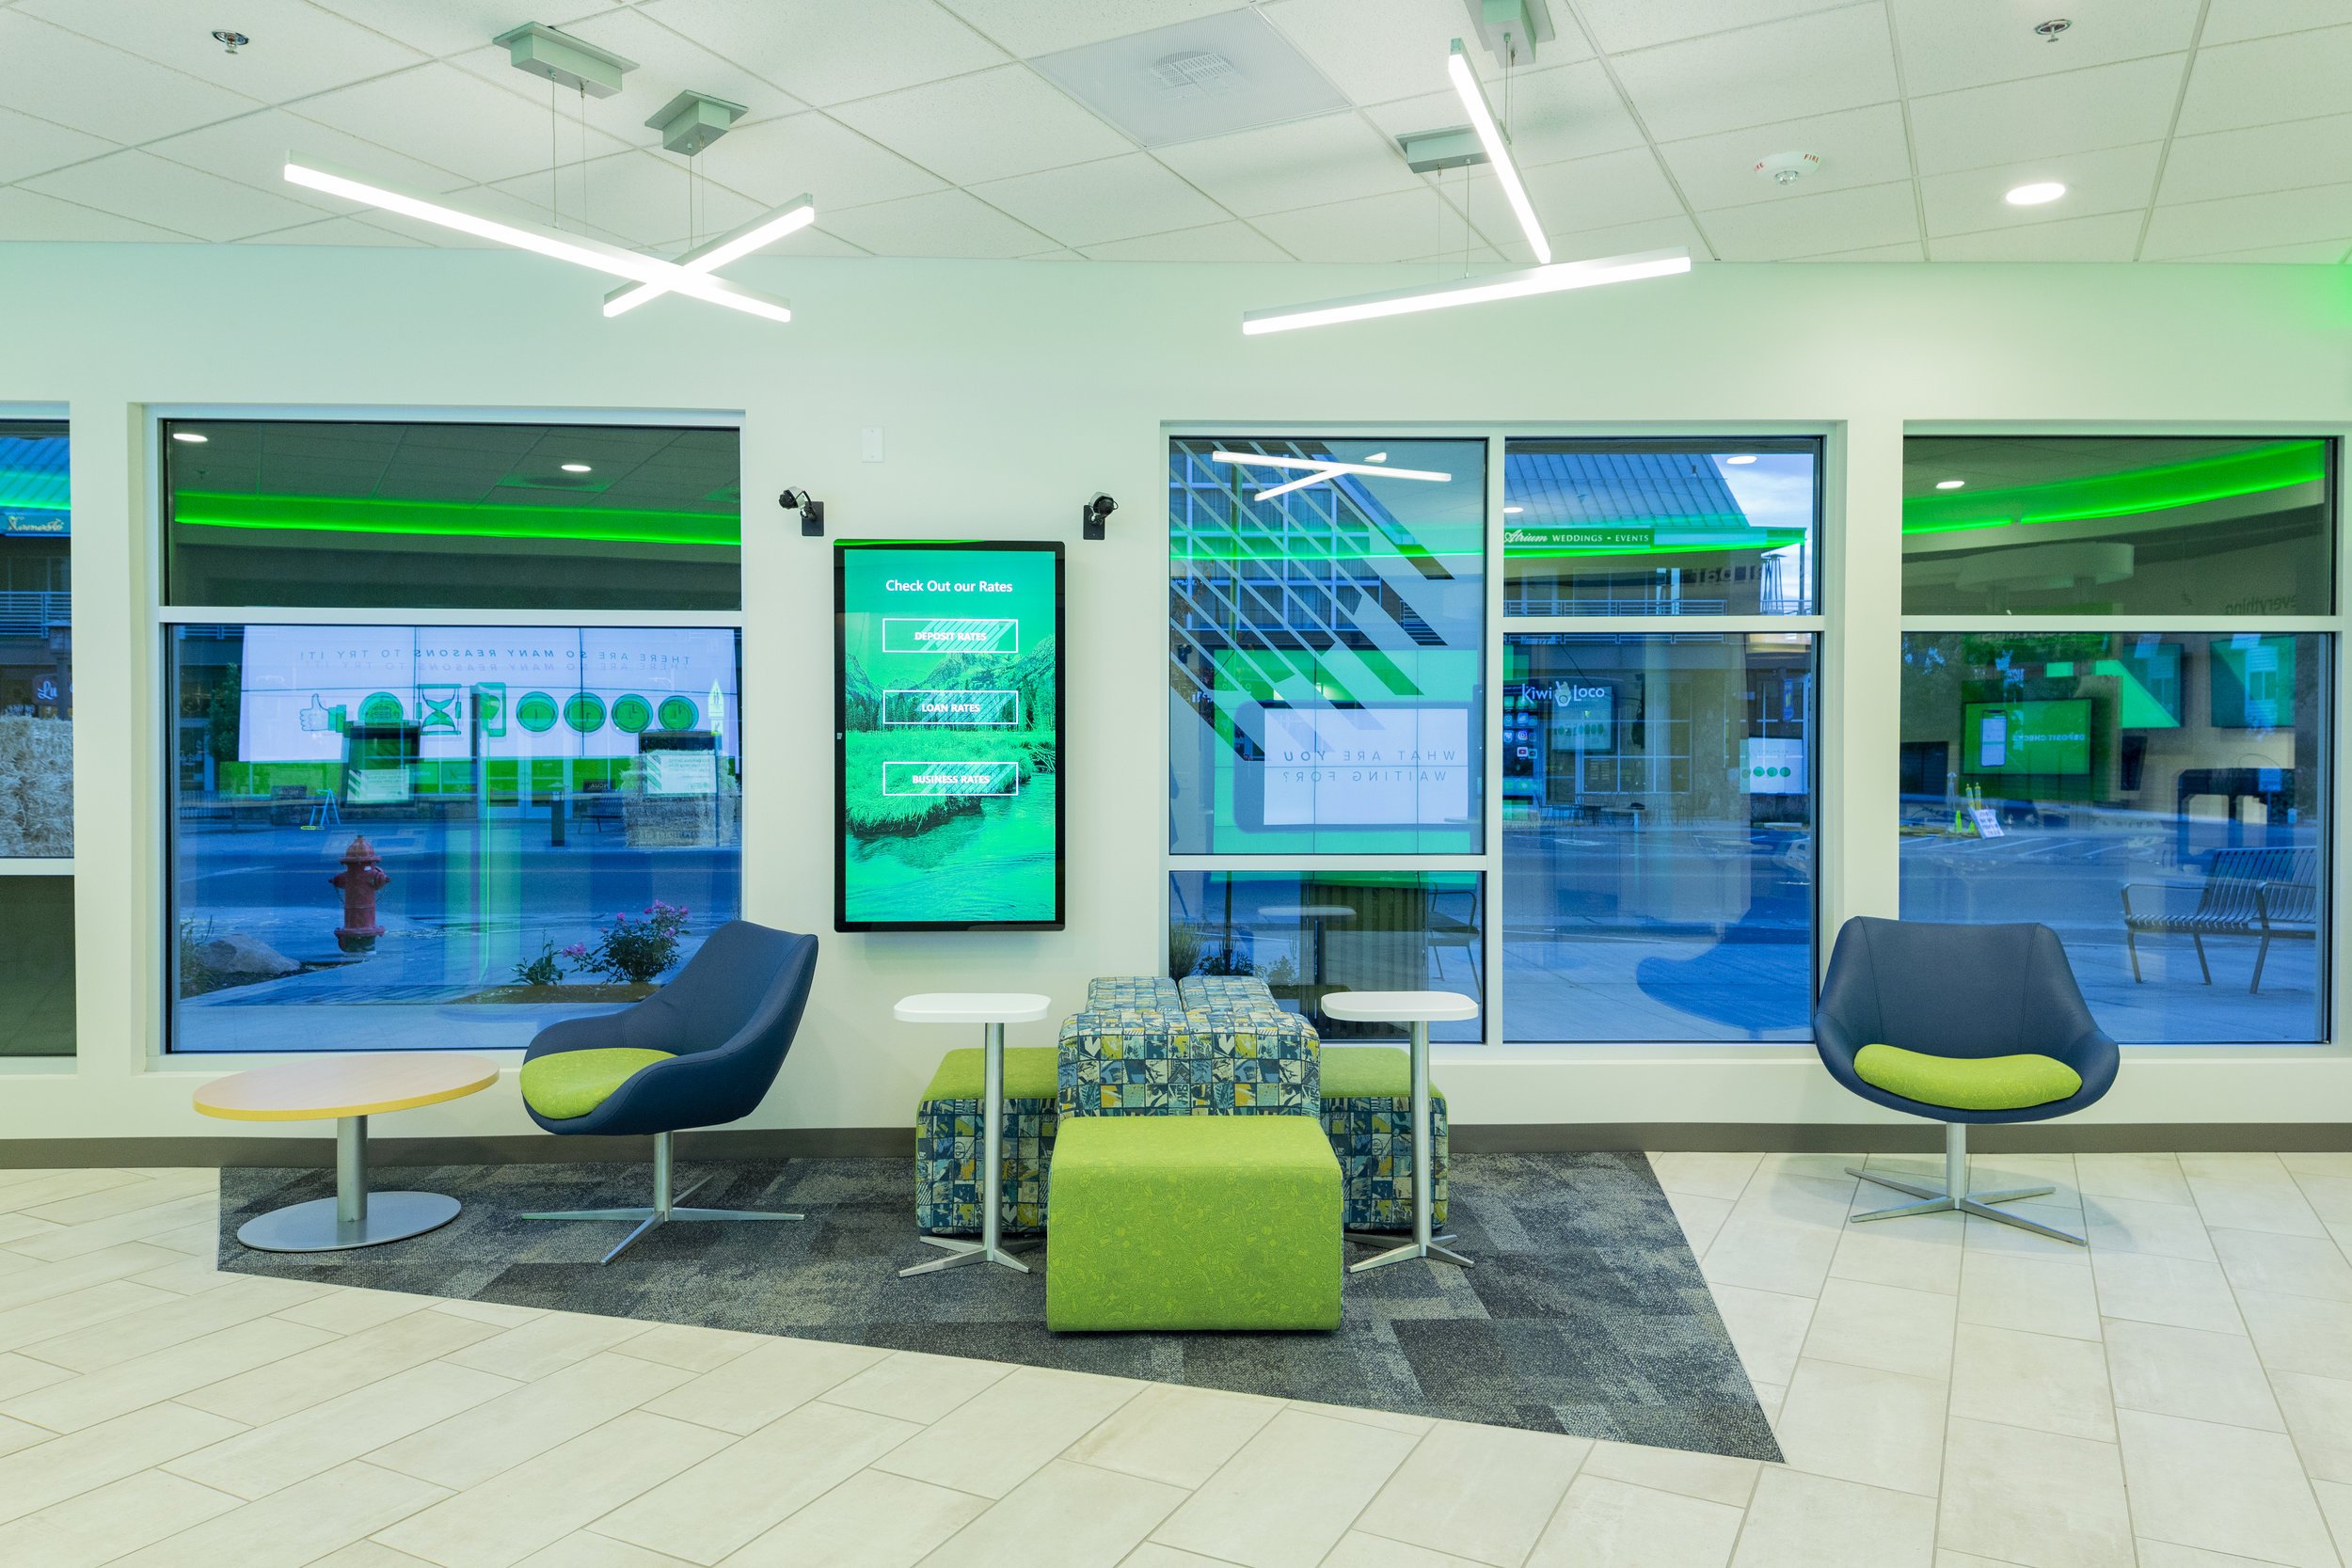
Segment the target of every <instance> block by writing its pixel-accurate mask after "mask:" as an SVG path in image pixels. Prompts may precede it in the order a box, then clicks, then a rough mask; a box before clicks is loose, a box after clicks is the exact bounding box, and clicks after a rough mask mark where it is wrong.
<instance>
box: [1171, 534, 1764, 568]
mask: <svg viewBox="0 0 2352 1568" xmlns="http://www.w3.org/2000/svg"><path fill="white" fill-rule="evenodd" d="M1803 543H1804V531H1803V530H1798V529H1788V530H1783V529H1761V528H1759V529H1752V530H1750V531H1749V537H1747V538H1744V539H1727V540H1724V542H1723V543H1721V544H1703V545H1702V544H1690V545H1651V546H1646V547H1637V548H1629V549H1601V550H1580V549H1571V548H1569V547H1567V546H1562V545H1547V546H1543V547H1542V548H1540V549H1531V548H1528V547H1527V546H1522V545H1514V546H1510V547H1509V548H1508V549H1507V550H1506V551H1505V552H1504V553H1505V554H1506V555H1507V556H1508V558H1509V559H1511V560H1513V561H1551V560H1561V559H1565V558H1571V557H1575V558H1581V557H1586V556H1594V557H1600V558H1604V559H1622V558H1624V557H1626V556H1635V555H1704V554H1706V553H1708V552H1709V551H1713V550H1776V549H1781V548H1783V547H1785V546H1789V545H1798V544H1803ZM1428 553H1430V554H1434V555H1435V556H1437V558H1438V559H1439V560H1454V561H1475V560H1476V559H1477V558H1478V553H1479V552H1478V551H1476V550H1438V551H1432V552H1428ZM1408 559H1410V557H1408V556H1407V555H1406V552H1404V551H1403V550H1355V549H1350V550H1340V551H1334V552H1327V553H1318V554H1315V555H1292V554H1288V553H1286V552H1284V551H1281V550H1266V551H1263V552H1251V551H1248V550H1185V551H1184V552H1182V553H1181V554H1179V555H1177V556H1176V557H1175V560H1176V562H1177V563H1178V564H1180V565H1183V564H1188V563H1192V562H1211V561H1223V562H1250V563H1252V564H1257V565H1275V564H1279V563H1280V562H1286V561H1299V562H1311V563H1316V564H1320V563H1322V562H1333V561H1339V562H1347V561H1405V560H1408Z"/></svg>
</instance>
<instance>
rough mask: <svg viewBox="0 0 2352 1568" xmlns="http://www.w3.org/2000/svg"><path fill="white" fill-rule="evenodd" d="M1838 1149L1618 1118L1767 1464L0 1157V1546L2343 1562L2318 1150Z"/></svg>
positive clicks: (798, 1559) (1282, 1564)
mask: <svg viewBox="0 0 2352 1568" xmlns="http://www.w3.org/2000/svg"><path fill="white" fill-rule="evenodd" d="M1854 1158H1856V1157H1851V1156H1830V1155H1762V1156H1759V1155H1754V1154H1661V1155H1657V1156H1654V1157H1653V1159H1654V1162H1655V1164H1656V1165H1657V1168H1658V1172H1659V1175H1660V1178H1661V1180H1662V1181H1663V1183H1664V1185H1665V1187H1666V1189H1667V1192H1668V1194H1669V1195H1670V1196H1672V1198H1673V1200H1674V1204H1675V1208H1676V1212H1677V1213H1678V1214H1679V1215H1680V1216H1681V1218H1682V1222H1683V1225H1684V1227H1685V1228H1686V1229H1687V1230H1688V1232H1689V1233H1690V1236H1691V1239H1692V1246H1693V1249H1694V1250H1696V1251H1697V1252H1698V1253H1699V1255H1700V1258H1701V1259H1702V1264H1703V1267H1704V1268H1705V1270H1706V1272H1707V1275H1708V1281H1709V1283H1710V1285H1711V1287H1712V1288H1713V1290H1714V1292H1715V1296H1716V1299H1717V1301H1718V1302H1719V1303H1720V1305H1721V1307H1722V1308H1723V1312H1724V1320H1725V1322H1726V1323H1728V1325H1729V1326H1730V1329H1731V1333H1732V1337H1733V1338H1734V1340H1735V1341H1736V1342H1737V1343H1738V1345H1739V1347H1740V1354H1741V1356H1742V1357H1743V1358H1744V1359H1745V1361H1746V1363H1747V1365H1748V1368H1749V1370H1750V1372H1751V1375H1752V1376H1753V1377H1754V1378H1755V1380H1756V1385H1757V1389H1758V1392H1759V1394H1760V1395H1761V1396H1762V1398H1763V1399H1764V1402H1765V1405H1766V1408H1767V1410H1768V1411H1769V1412H1770V1413H1771V1414H1772V1418H1773V1420H1774V1423H1775V1425H1776V1426H1777V1428H1778V1430H1779V1433H1780V1438H1781V1442H1782V1445H1783V1447H1784V1448H1785V1449H1786V1450H1787V1454H1788V1463H1787V1464H1786V1465H1757V1464H1756V1463H1754V1462H1752V1461H1746V1460H1729V1459H1719V1458H1712V1457H1708V1456H1704V1455H1695V1454H1684V1453H1677V1452H1672V1451H1669V1450H1664V1449H1644V1448H1636V1447H1630V1446H1627V1445H1621V1444H1613V1443H1593V1442H1587V1441H1584V1440H1581V1439H1576V1438H1566V1437H1553V1436H1545V1435H1542V1434H1539V1433H1526V1432H1518V1431H1514V1430H1508V1429H1503V1428H1495V1427H1481V1426H1466V1425H1458V1424H1454V1423H1449V1422H1432V1421H1426V1420H1422V1419H1420V1418H1413V1417H1405V1416H1395V1415H1387V1414H1383V1413H1380V1412H1375V1411H1359V1410H1340V1409H1335V1408H1331V1407H1327V1406H1317V1405H1307V1404H1299V1403H1285V1402H1280V1401H1277V1400H1264V1399H1255V1398H1248V1397H1244V1396H1240V1395H1234V1394H1221V1393H1212V1392H1207V1391H1202V1390H1197V1389H1184V1388H1174V1387H1168V1386H1160V1385H1153V1384H1142V1383H1130V1382H1125V1381H1122V1380H1118V1379H1112V1378H1100V1377H1089V1376H1085V1375H1080V1374H1076V1373H1071V1372H1059V1371H1047V1370H1037V1369H1030V1368H1015V1367H1005V1366H998V1365H994V1364H992V1363H985V1362H974V1361H960V1360H951V1359H947V1358H945V1357H939V1356H931V1355H922V1354H912V1353H900V1354H887V1353H884V1352H881V1351H874V1350H866V1349H862V1348H857V1347H850V1346H842V1345H832V1344H821V1343H816V1342H811V1341H803V1340H790V1339H771V1338H763V1337H761V1336H757V1335H747V1334H733V1333H725V1332H722V1331H718V1330H710V1329H695V1328H682V1327H672V1326H663V1325H648V1324H644V1323H633V1322H626V1321H621V1320H616V1319H608V1318H596V1317H590V1316H584V1315H580V1314H574V1313H564V1312H542V1311H532V1310H525V1309H520V1308H515V1307H494V1306H487V1305H484V1304H480V1303H475V1302H451V1301H441V1300H437V1299H435V1298H432V1297H424V1296H406V1295H396V1294H389V1293H386V1292H381V1291H355V1290H345V1289H342V1288H338V1287H327V1286H316V1285H309V1284H301V1283H294V1282H289V1281H284V1280H274V1279H262V1278H257V1277H252V1276H247V1275H233V1274H221V1273H218V1272H217V1271H215V1268H214V1267H213V1264H212V1261H211V1259H212V1253H213V1245H214V1193H215V1180H214V1178H213V1176H212V1174H211V1173H209V1172H202V1171H180V1170H153V1171H132V1170H75V1171H8V1170H0V1564H5V1565H7V1568H95V1565H97V1564H101V1563H114V1562H119V1563H126V1564H136V1565H139V1568H208V1565H214V1564H217V1565H220V1568H302V1565H305V1564H319V1565H321V1568H403V1565H409V1568H414V1565H416V1564H421V1563H423V1564H437V1565H439V1568H509V1565H520V1568H669V1565H674V1564H701V1565H706V1568H708V1565H722V1568H911V1565H913V1564H916V1563H926V1562H927V1563H932V1564H952V1565H955V1568H997V1565H1000V1564H1001V1565H1006V1568H1014V1565H1018V1568H1094V1565H1101V1568H1111V1565H1114V1564H1125V1565H1127V1568H1225V1565H1239V1568H2133V1565H2135V1564H2136V1565H2137V1568H2341V1564H2342V1563H2343V1562H2344V1561H2345V1560H2352V1262H2348V1261H2347V1259H2346V1250H2345V1249H2346V1248H2348V1247H2352V1154H2290V1155H2283V1156H2274V1155H2268V1154H2228V1155H2182V1156H2179V1157H2177V1158H2176V1157H2174V1156H2172V1155H2169V1154H2130V1155H2123V1154H2113V1155H2080V1156H2068V1155H2033V1156H1997V1155H1996V1156H1988V1157H1986V1158H1984V1159H1981V1160H1979V1163H1978V1167H1977V1173H1978V1182H1979V1185H1980V1186H1995V1185H1997V1186H2023V1185H2029V1184H2036V1183H2041V1182H2047V1183H2051V1184H2053V1185H2055V1186H2056V1187H2057V1189H2058V1190H2057V1192H2056V1193H2055V1194H2053V1195H2052V1196H2050V1197H2049V1198H2048V1199H2046V1200H2044V1201H2043V1202H2042V1204H2040V1205H2039V1206H2038V1207H2039V1208H2040V1209H2041V1210H2042V1211H2044V1212H2043V1213H2042V1217H2043V1218H2045V1219H2047V1220H2049V1221H2051V1222H2052V1223H2054V1224H2057V1225H2059V1226H2061V1227H2067V1228H2074V1229H2081V1228H2083V1227H2088V1231H2089V1234H2090V1240H2091V1245H2090V1248H2089V1249H2088V1250H2083V1249H2077V1248H2072V1247H2065V1246H2061V1245H2059V1244H2058V1243H2048V1242H2045V1241H2043V1240H2042V1239H2040V1238H2037V1237H2034V1236H2030V1235H2027V1234H2026V1233H2024V1232H2020V1231H2016V1230H2012V1229H2009V1228H2007V1227H1997V1226H1993V1225H1990V1224H1988V1223H1986V1222H1983V1221H1979V1220H1973V1219H1972V1220H1967V1221H1964V1222H1963V1221H1960V1220H1959V1219H1958V1218H1957V1217H1956V1216H1938V1217H1935V1218H1930V1219H1915V1220H1903V1221H1899V1222H1894V1223H1891V1224H1888V1225H1884V1226H1877V1225H1872V1226H1864V1227H1854V1226H1851V1225H1849V1224H1848V1217H1849V1215H1850V1214H1851V1213H1853V1212H1860V1211H1863V1210H1867V1209H1869V1208H1873V1207H1877V1206H1878V1205H1879V1204H1880V1203H1881V1202H1882V1201H1883V1189H1878V1188H1874V1187H1867V1186H1864V1185H1863V1184H1861V1183H1859V1182H1857V1181H1856V1180H1854V1179H1852V1178H1851V1177H1849V1176H1847V1175H1846V1174H1845V1173H1844V1170H1843V1166H1844V1165H1845V1164H1848V1163H1850V1162H1851V1160H1852V1159H1854ZM1873 1158H1874V1160H1875V1161H1876V1162H1877V1163H1881V1164H1887V1165H1889V1166H1897V1167H1899V1166H1905V1165H1908V1166H1912V1167H1914V1168H1915V1169H1916V1170H1919V1171H1922V1172H1932V1170H1933V1166H1934V1163H1933V1162H1931V1161H1929V1160H1926V1159H1916V1160H1914V1159H1907V1158H1893V1157H1885V1156H1876V1157H1873ZM910 1288H911V1289H912V1288H915V1287H914V1285H912V1284H911V1285H910ZM2339 1540H2342V1541H2343V1542H2344V1553H2345V1555H2344V1558H2340V1557H2339V1555H2338V1554H2339V1546H2338V1544H2337V1543H2338V1541H2339Z"/></svg>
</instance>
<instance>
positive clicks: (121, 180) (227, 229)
mask: <svg viewBox="0 0 2352 1568" xmlns="http://www.w3.org/2000/svg"><path fill="white" fill-rule="evenodd" d="M24 187H25V188H26V189H27V190H32V191H37V192H39V193H40V194H41V195H42V196H54V197H57V198H61V199H63V200H67V201H73V202H79V203H80V204H81V205H83V206H85V207H96V208H98V209H99V210H100V211H102V212H107V213H114V214H118V215H119V216H122V217H126V218H132V219H135V220H136V221H137V222H140V223H151V224H155V225H158V226H160V227H162V228H165V229H176V230H179V231H180V232H181V233H183V234H194V235H196V236H197V237H198V238H199V239H205V240H235V239H242V238H244V237H245V236H246V235H247V234H259V233H262V232H263V231H265V230H271V229H285V228H289V227H291V226H292V225H294V224H297V223H309V222H311V221H312V220H314V219H316V218H318V217H321V216H323V215H325V213H324V211H323V210H322V208H321V207H320V206H318V205H314V204H312V203H310V202H308V201H301V200H296V199H295V198H293V197H291V196H276V195H273V194H271V193H270V192H267V191H260V190H255V189H254V188H253V187H252V186H250V185H244V184H239V183H237V182H235V181H232V180H223V179H221V178H219V177H218V176H217V175H211V174H206V173H205V172H203V171H202V170H201V169H193V168H189V167H187V166H185V165H183V164H175V163H170V162H167V161H166V160H165V159H162V158H158V157H156V156H155V155H154V154H153V153H151V152H141V151H137V150H124V151H121V152H112V153H109V154H107V155H106V156H105V157H103V158H95V159H92V160H91V161H90V162H88V163H87V164H75V165H74V166H72V167H71V168H61V169H55V170H52V171H51V172H50V173H47V174H40V175H35V176H34V177H33V178H32V179H30V180H27V181H25V182H24ZM292 188H293V187H291V186H289V187H288V189H290V190H291V189H292Z"/></svg>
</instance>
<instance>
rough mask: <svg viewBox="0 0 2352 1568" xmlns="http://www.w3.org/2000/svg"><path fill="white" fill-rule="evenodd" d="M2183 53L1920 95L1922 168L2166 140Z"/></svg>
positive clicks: (1916, 128) (1917, 130) (1915, 142)
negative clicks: (1989, 85) (1930, 94)
mask: <svg viewBox="0 0 2352 1568" xmlns="http://www.w3.org/2000/svg"><path fill="white" fill-rule="evenodd" d="M2185 59H2186V56H2185V55H2158V56H2156V57H2154V58H2153V59H2145V60H2125V61H2122V63H2120V64H2116V65H2103V66H2093V67H2091V68H2090V70H2088V71H2067V72H2065V73H2063V74H2061V75H2057V76H2035V77H2030V78H2027V79H2026V80H2024V81H2017V82H2001V83H1996V84H1995V85H1994V86H1992V87H1969V88H1966V89H1964V90H1963V91H1960V92H1944V93H1936V94H1933V95H1932V96H1930V97H1926V98H1915V99H1914V100H1912V103H1911V137H1912V146H1913V148H1914V149H1915V150H1916V152H1917V154H1918V159H1919V172H1920V173H1922V174H1945V173H1949V172H1950V171H1952V170H1954V169H1963V168H1986V167H1990V166H1993V165H1995V164H2011V163H2019V162H2022V161H2024V160H2026V159H2030V158H2042V157H2052V156H2056V155H2058V154H2060V153H2066V152H2088V151H2090V150H2093V149H2096V148H2102V147H2129V146H2130V145H2132V144H2133V143H2135V142H2145V141H2162V140H2163V139H2164V137H2165V135H2166V133H2167V132H2168V130H2169V128H2170V126H2171V123H2172V107H2173V104H2174V103H2177V102H2178V101H2179V99H2180V92H2181V69H2182V66H2183V64H2184V62H2185Z"/></svg>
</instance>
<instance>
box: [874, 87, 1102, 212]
mask: <svg viewBox="0 0 2352 1568" xmlns="http://www.w3.org/2000/svg"><path fill="white" fill-rule="evenodd" d="M833 113H834V116H835V117H836V118H838V119H841V120H842V121H844V122H845V123H847V124H848V125H850V127H851V128H853V129H855V130H858V131H862V132H864V133H865V134H866V135H869V136H871V137H873V138H874V140H876V141H878V142H880V143H882V145H883V146H884V147H886V148H889V149H890V150H892V151H894V152H898V153H900V154H902V155H903V156H905V157H908V158H911V159H913V160H914V162H916V163H918V164H920V165H922V166H924V167H925V168H927V169H930V171H931V172H932V173H934V174H939V175H944V176H945V177H946V178H947V179H949V180H952V181H954V182H956V183H958V184H963V185H969V184H973V183H976V182H979V181H982V180H1002V179H1006V178H1009V177H1010V176H1012V175H1015V174H1032V173H1035V172H1036V171H1037V170H1039V169H1041V168H1057V167H1060V166H1063V165H1066V164H1079V163H1087V162H1089V161H1091V160H1093V159H1096V158H1108V157H1112V156H1115V155H1116V154H1118V153H1121V152H1127V151H1132V150H1134V146H1135V144H1134V143H1132V142H1130V141H1129V140H1128V139H1127V138H1126V137H1124V136H1122V135H1120V134H1119V133H1118V132H1116V131H1114V130H1112V129H1111V128H1110V127H1109V126H1107V125H1105V124H1104V123H1103V122H1102V121H1101V120H1100V119H1096V118H1095V117H1094V115H1093V114H1092V113H1090V112H1089V110H1087V109H1085V108H1082V107H1081V106H1079V105H1078V104H1077V103H1073V101H1072V100H1071V99H1070V98H1069V97H1068V95H1066V94H1065V93H1063V92H1062V91H1061V89H1060V88H1058V87H1054V86H1052V85H1051V84H1050V83H1048V82H1046V81H1045V79H1044V78H1042V77H1041V76H1039V75H1038V74H1037V73H1036V72H1035V71H1031V70H1030V69H1029V68H1028V67H1027V66H1025V65H1009V66H1003V67H1000V68H998V69H997V70H994V71H978V72H976V73H975V74H973V75H970V76H958V77H955V78H953V79H952V80H949V81H945V82H932V83H930V84H929V85H927V86H924V87H908V88H906V89H905V90H903V91H900V92H893V93H885V94H884V95H882V97H880V98H865V99H860V100H859V101H858V102H856V103H843V104H840V105H837V106H836V107H835V108H834V111H833Z"/></svg>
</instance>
